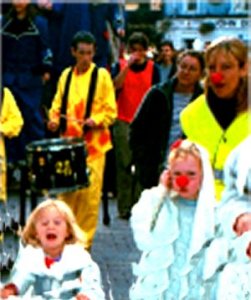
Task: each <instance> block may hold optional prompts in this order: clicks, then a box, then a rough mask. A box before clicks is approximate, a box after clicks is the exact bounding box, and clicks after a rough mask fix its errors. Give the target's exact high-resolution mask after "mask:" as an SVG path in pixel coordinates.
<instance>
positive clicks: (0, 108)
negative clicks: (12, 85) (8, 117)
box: [0, 87, 4, 114]
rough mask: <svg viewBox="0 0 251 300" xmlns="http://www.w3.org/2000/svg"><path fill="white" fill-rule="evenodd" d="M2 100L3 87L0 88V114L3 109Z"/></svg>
mask: <svg viewBox="0 0 251 300" xmlns="http://www.w3.org/2000/svg"><path fill="white" fill-rule="evenodd" d="M3 102H4V88H3V87H2V88H1V101H0V114H1V113H2V109H3Z"/></svg>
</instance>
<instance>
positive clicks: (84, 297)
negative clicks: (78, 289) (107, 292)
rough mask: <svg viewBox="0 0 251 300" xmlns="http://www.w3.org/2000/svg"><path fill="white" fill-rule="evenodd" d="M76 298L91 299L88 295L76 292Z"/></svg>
mask: <svg viewBox="0 0 251 300" xmlns="http://www.w3.org/2000/svg"><path fill="white" fill-rule="evenodd" d="M76 300H91V299H90V298H89V297H87V296H85V295H84V294H81V293H79V294H77V296H76Z"/></svg>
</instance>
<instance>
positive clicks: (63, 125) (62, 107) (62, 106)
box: [59, 68, 73, 132]
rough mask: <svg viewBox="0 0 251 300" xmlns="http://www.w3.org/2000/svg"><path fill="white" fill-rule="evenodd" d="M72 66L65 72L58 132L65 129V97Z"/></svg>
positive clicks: (68, 87)
mask: <svg viewBox="0 0 251 300" xmlns="http://www.w3.org/2000/svg"><path fill="white" fill-rule="evenodd" d="M72 72H73V68H71V69H70V71H69V73H68V74H67V78H66V83H65V89H64V94H63V98H62V105H61V112H60V126H59V128H60V132H64V131H65V130H66V118H65V115H66V109H67V98H68V94H69V89H70V82H71V77H72Z"/></svg>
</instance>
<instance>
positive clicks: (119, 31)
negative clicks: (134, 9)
mask: <svg viewBox="0 0 251 300" xmlns="http://www.w3.org/2000/svg"><path fill="white" fill-rule="evenodd" d="M117 34H118V36H119V37H124V36H125V29H123V28H118V29H117Z"/></svg>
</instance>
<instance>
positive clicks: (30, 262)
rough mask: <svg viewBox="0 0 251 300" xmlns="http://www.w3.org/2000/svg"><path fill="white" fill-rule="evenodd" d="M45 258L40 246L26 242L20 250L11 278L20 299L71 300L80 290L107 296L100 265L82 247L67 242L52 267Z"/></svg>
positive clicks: (96, 299)
mask: <svg viewBox="0 0 251 300" xmlns="http://www.w3.org/2000/svg"><path fill="white" fill-rule="evenodd" d="M44 257H45V255H44V253H43V250H42V249H41V248H34V247H33V246H31V245H27V246H26V247H24V248H22V249H21V251H20V253H19V257H18V259H17V261H16V263H15V265H14V267H13V271H12V276H11V278H10V282H12V283H14V284H15V285H16V286H17V288H18V291H19V294H20V296H18V297H17V299H57V300H63V299H65V300H71V299H76V298H75V296H76V294H77V293H82V294H84V295H85V296H87V297H89V298H90V299H91V300H104V299H105V295H104V292H103V290H102V285H101V278H100V271H99V268H98V266H97V264H96V263H95V262H94V261H93V260H92V259H91V256H90V254H89V253H88V252H87V251H86V250H84V248H83V247H82V246H80V245H77V244H71V245H65V247H64V250H63V253H62V256H61V259H60V261H57V262H55V263H53V264H52V265H51V266H50V268H47V267H46V265H45V262H44ZM30 289H31V290H30ZM28 290H29V293H28V294H30V296H29V295H28V294H27V291H28ZM13 299H16V297H13Z"/></svg>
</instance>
